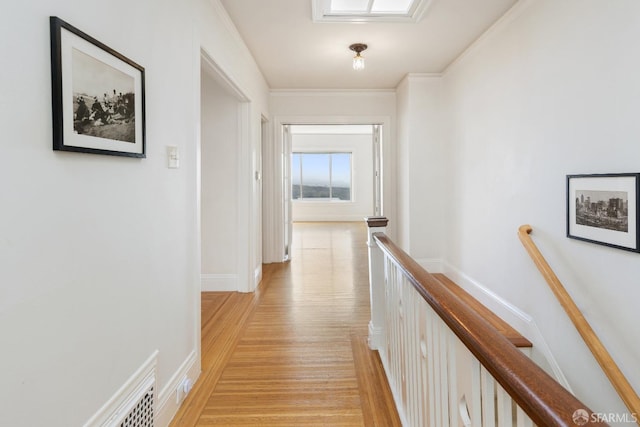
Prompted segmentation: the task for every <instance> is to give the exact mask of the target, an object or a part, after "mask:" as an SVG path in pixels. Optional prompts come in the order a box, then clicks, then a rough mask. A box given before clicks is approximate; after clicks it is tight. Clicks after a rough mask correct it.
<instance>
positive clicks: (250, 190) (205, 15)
mask: <svg viewBox="0 0 640 427" xmlns="http://www.w3.org/2000/svg"><path fill="white" fill-rule="evenodd" d="M194 20H195V22H197V25H196V28H195V29H194V31H195V32H196V34H197V37H198V39H199V41H200V44H197V45H196V48H197V50H198V56H199V55H200V54H201V52H200V49H202V55H203V56H204V57H205V58H206V59H207V61H208V62H209V66H213V67H214V68H215V70H214V71H215V74H216V75H217V76H218V77H219V78H220V79H221V80H222V84H223V86H224V87H225V88H227V89H230V90H231V91H232V92H233V94H234V96H235V97H236V98H237V99H238V100H240V99H241V100H242V103H243V104H242V105H241V106H240V112H239V113H238V114H239V130H238V140H237V147H236V148H237V155H238V163H237V165H238V167H237V171H236V180H237V185H238V201H237V202H238V203H237V214H238V217H237V221H238V227H237V232H238V233H237V242H238V263H237V268H236V274H237V281H238V289H239V290H241V291H250V290H252V289H254V288H255V286H256V285H257V284H258V282H259V280H260V278H261V276H262V251H261V250H260V249H259V248H260V247H261V246H262V230H261V227H260V226H259V225H258V221H256V220H255V218H256V217H257V216H258V215H259V214H260V213H261V212H260V210H261V203H260V198H261V197H262V191H261V186H262V181H260V180H258V179H256V178H255V177H256V172H258V173H259V174H260V175H262V164H261V159H262V154H261V153H262V146H261V143H262V125H261V123H262V119H263V117H267V118H268V117H270V114H269V92H268V86H267V84H266V81H265V80H264V78H263V76H262V74H261V73H260V70H259V68H258V66H257V64H256V63H255V60H254V59H253V57H252V56H251V53H250V52H249V50H248V49H247V47H246V46H245V44H244V42H243V40H242V37H240V35H239V33H238V31H237V29H236V28H235V26H234V25H233V23H232V22H231V19H230V18H229V16H228V15H227V13H226V11H225V10H224V8H223V7H222V5H221V3H220V1H219V0H201V1H200V2H199V3H198V9H197V11H196V17H195V18H194Z"/></svg>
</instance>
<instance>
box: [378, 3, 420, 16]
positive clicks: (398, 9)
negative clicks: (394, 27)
mask: <svg viewBox="0 0 640 427" xmlns="http://www.w3.org/2000/svg"><path fill="white" fill-rule="evenodd" d="M412 3H413V0H375V1H374V2H373V6H371V12H372V13H398V14H403V13H408V12H409V9H411V4H412Z"/></svg>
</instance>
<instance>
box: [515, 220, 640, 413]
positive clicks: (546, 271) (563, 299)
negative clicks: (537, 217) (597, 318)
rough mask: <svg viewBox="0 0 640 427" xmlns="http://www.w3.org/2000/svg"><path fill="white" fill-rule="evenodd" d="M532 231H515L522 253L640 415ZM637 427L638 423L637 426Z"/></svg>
mask: <svg viewBox="0 0 640 427" xmlns="http://www.w3.org/2000/svg"><path fill="white" fill-rule="evenodd" d="M532 231H533V229H532V228H531V226H530V225H522V226H520V228H519V229H518V237H519V238H520V241H521V242H522V244H523V245H524V247H525V249H526V250H527V252H528V253H529V255H530V256H531V259H533V262H534V263H535V265H536V267H538V270H540V273H542V276H543V277H544V279H545V280H546V281H547V283H548V284H549V287H550V288H551V290H552V291H553V293H554V294H555V296H556V297H557V298H558V300H559V301H560V305H562V308H564V310H565V311H566V313H567V315H569V318H570V319H571V321H572V322H573V324H574V325H575V327H576V329H577V330H578V332H579V333H580V335H581V336H582V339H583V340H584V342H585V343H586V344H587V347H589V350H591V353H593V356H594V357H595V358H596V360H597V361H598V364H600V367H601V368H602V370H603V371H604V373H605V374H606V375H607V377H608V378H609V381H611V384H612V385H613V388H615V390H616V391H617V392H618V394H619V395H620V398H622V400H623V402H624V404H625V405H626V406H627V408H628V409H629V411H631V413H632V414H640V398H638V394H637V393H636V392H635V390H634V389H633V387H631V384H629V381H627V378H626V377H625V376H624V374H623V373H622V371H621V370H620V368H619V367H618V365H617V364H616V362H615V361H614V360H613V358H612V357H611V355H610V354H609V352H608V351H607V349H606V348H605V347H604V345H603V344H602V341H600V339H599V338H598V336H597V335H596V333H595V332H594V331H593V329H592V328H591V325H589V322H587V319H585V317H584V316H583V315H582V312H581V311H580V309H579V308H578V306H577V305H576V304H575V302H574V301H573V299H572V298H571V296H570V295H569V293H568V292H567V291H566V289H565V288H564V286H563V285H562V283H561V282H560V280H559V279H558V277H557V276H556V275H555V273H554V272H553V270H552V269H551V267H550V266H549V264H548V263H547V261H546V260H545V259H544V257H543V256H542V254H541V253H540V251H539V250H538V247H537V246H536V244H535V243H534V242H533V239H531V236H530V234H531V232H532ZM638 423H639V424H640V420H639V422H638Z"/></svg>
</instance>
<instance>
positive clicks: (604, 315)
mask: <svg viewBox="0 0 640 427" xmlns="http://www.w3.org/2000/svg"><path fill="white" fill-rule="evenodd" d="M639 38H640V2H637V1H635V0H616V1H612V2H602V1H599V0H565V1H562V2H558V1H555V0H537V1H525V2H522V3H521V4H520V6H518V7H516V9H515V10H514V11H513V12H512V13H510V14H509V15H508V17H506V19H504V20H503V21H502V22H501V23H500V24H498V25H497V26H496V27H495V28H494V29H493V30H492V31H490V32H489V33H488V34H487V35H486V36H485V37H484V38H483V39H482V40H481V41H480V42H478V43H477V44H476V46H474V47H473V48H472V49H471V50H470V51H469V52H468V53H467V54H466V55H465V56H464V57H463V58H462V59H460V60H459V61H458V62H457V63H455V64H454V65H453V66H452V67H450V69H449V70H448V71H447V72H446V74H445V76H444V90H445V96H446V98H447V99H448V101H449V103H448V108H449V109H450V114H451V122H450V126H449V129H448V142H447V154H446V156H447V158H448V162H447V169H448V171H449V172H448V175H447V176H448V185H447V190H446V191H447V193H448V205H447V211H446V213H447V218H448V221H447V223H448V227H447V233H446V235H447V239H446V242H447V247H446V251H445V257H446V260H447V262H448V263H449V266H450V268H451V269H452V270H455V271H458V272H462V273H464V274H465V275H466V276H467V277H468V278H470V279H471V280H472V281H475V282H476V283H478V284H480V285H483V286H485V287H487V288H489V289H490V290H491V291H493V292H495V293H496V294H498V295H500V296H502V297H503V298H505V299H506V300H508V301H510V302H511V303H513V304H514V305H515V306H517V307H519V308H520V309H522V310H524V311H525V312H526V313H529V314H531V315H532V316H533V319H534V320H535V322H536V323H537V325H538V327H539V328H540V330H541V331H542V334H543V336H544V337H545V339H546V341H547V342H548V344H549V346H550V348H551V350H552V352H553V354H554V355H555V357H556V358H557V360H558V362H559V364H560V366H561V368H562V370H563V371H564V373H565V374H566V376H567V378H568V381H569V384H570V385H571V387H572V388H573V390H574V391H575V393H576V394H577V396H578V397H579V398H581V399H583V400H584V401H585V403H587V404H588V405H590V406H591V407H592V408H593V409H594V410H596V411H599V412H619V413H621V412H624V410H625V409H624V406H622V404H621V403H620V402H619V400H618V399H617V397H615V393H614V391H613V390H612V388H611V386H610V385H609V384H608V382H607V380H606V379H605V377H604V375H603V374H602V373H601V370H600V368H599V367H598V366H597V364H596V363H595V362H594V360H593V358H592V357H591V355H590V354H589V353H588V350H587V348H586V347H585V345H584V344H583V343H582V342H581V339H580V338H579V336H578V334H577V332H575V330H574V328H573V326H572V325H571V324H570V322H569V320H568V319H567V317H566V315H565V314H564V312H562V310H561V309H560V307H559V305H558V303H557V302H556V300H555V299H554V297H553V295H552V294H551V292H550V291H549V290H548V289H547V285H546V284H545V283H544V281H543V279H542V278H541V276H540V274H539V273H538V272H537V270H536V269H535V267H534V266H533V263H532V262H531V260H530V259H529V258H528V256H527V255H526V253H525V251H524V249H523V248H522V247H521V245H520V242H519V241H518V239H517V237H516V231H517V229H518V227H519V226H520V225H521V224H525V223H529V224H531V225H532V226H533V229H534V231H533V238H534V240H535V241H536V243H537V244H538V245H539V246H540V247H541V251H542V252H543V253H544V254H545V256H546V257H547V259H548V260H549V262H550V264H551V266H552V267H553V268H554V269H555V270H556V272H557V275H558V276H559V278H560V279H561V280H562V281H563V283H564V285H565V287H566V288H567V290H568V292H569V293H570V294H571V295H573V297H574V298H575V300H576V302H577V304H578V306H579V307H580V308H581V309H582V310H583V312H584V314H585V316H586V317H587V319H588V320H589V322H590V323H591V324H592V326H593V327H594V329H595V330H596V332H597V333H598V334H599V336H600V337H601V339H602V340H603V342H604V344H605V346H606V347H608V349H609V350H610V351H611V353H612V355H613V357H614V359H616V360H617V362H618V364H619V365H620V367H621V369H622V370H623V371H624V373H625V374H626V376H627V377H628V378H629V380H630V382H631V384H632V385H633V386H634V388H635V389H636V390H640V370H638V368H637V366H638V360H640V340H638V339H637V336H638V334H637V325H638V324H640V314H639V313H640V312H639V311H638V309H637V301H638V300H640V287H638V279H637V278H638V277H640V255H638V254H634V253H629V252H624V251H621V250H616V249H610V248H607V247H603V246H598V245H594V244H590V243H584V242H579V241H575V240H570V239H567V238H566V237H565V233H566V230H565V215H566V212H565V206H566V205H565V204H566V194H565V177H566V175H567V174H575V173H605V172H638V171H639V170H640V161H639V160H638V159H640V144H638V137H639V135H640V121H639V120H638V118H637V115H638V111H640V81H639V80H638V78H637V70H638V69H640V51H639V50H638V49H635V48H633V46H634V42H633V41H634V40H638V39H639Z"/></svg>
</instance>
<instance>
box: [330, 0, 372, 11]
mask: <svg viewBox="0 0 640 427" xmlns="http://www.w3.org/2000/svg"><path fill="white" fill-rule="evenodd" d="M368 9H369V0H331V12H333V13H340V12H343V13H344V12H362V13H366V12H367V11H368Z"/></svg>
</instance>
